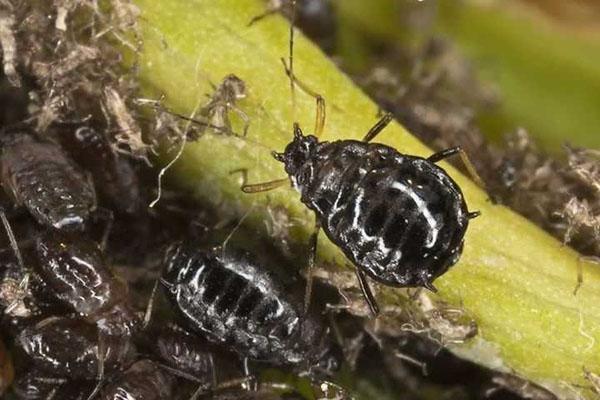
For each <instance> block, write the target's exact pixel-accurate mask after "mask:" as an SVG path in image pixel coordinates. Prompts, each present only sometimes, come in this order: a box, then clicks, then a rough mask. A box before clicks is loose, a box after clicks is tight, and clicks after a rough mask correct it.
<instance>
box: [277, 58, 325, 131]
mask: <svg viewBox="0 0 600 400" xmlns="http://www.w3.org/2000/svg"><path fill="white" fill-rule="evenodd" d="M281 62H282V64H283V68H284V69H285V73H286V75H287V76H288V78H290V81H291V82H293V83H295V84H297V85H298V87H299V88H300V89H301V90H302V91H303V92H304V93H306V94H308V95H309V96H312V97H314V98H315V100H316V102H317V115H316V118H315V131H314V136H316V137H320V136H321V133H322V132H323V129H324V128H325V120H326V114H327V113H326V105H325V99H324V98H323V96H321V95H320V94H319V93H317V92H315V91H314V90H312V89H311V88H310V87H309V86H308V85H307V84H305V83H304V82H302V81H301V80H299V79H298V78H296V76H295V75H294V74H293V72H292V71H291V69H290V68H288V66H287V64H286V62H285V60H284V59H283V58H282V59H281Z"/></svg>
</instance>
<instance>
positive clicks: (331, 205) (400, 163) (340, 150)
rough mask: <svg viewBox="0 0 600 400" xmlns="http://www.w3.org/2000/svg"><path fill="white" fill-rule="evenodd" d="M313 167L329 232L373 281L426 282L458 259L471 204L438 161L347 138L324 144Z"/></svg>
mask: <svg viewBox="0 0 600 400" xmlns="http://www.w3.org/2000/svg"><path fill="white" fill-rule="evenodd" d="M305 168H313V170H314V171H319V172H318V173H317V174H316V176H315V178H314V179H313V180H312V182H311V184H310V185H306V186H305V187H304V188H303V191H302V196H303V199H309V200H310V201H308V202H306V203H307V205H308V206H309V207H310V208H311V209H313V210H314V211H315V212H317V215H318V216H319V217H320V218H321V221H322V225H323V230H324V231H325V233H326V234H327V236H328V237H329V238H330V239H331V240H332V241H333V242H334V243H336V244H337V245H338V246H339V247H340V248H341V249H342V250H343V251H344V253H345V254H346V256H347V257H348V258H349V259H350V260H351V261H352V262H354V263H355V265H357V266H358V267H359V268H363V269H364V270H365V272H367V273H368V274H369V276H371V277H372V278H373V279H375V280H377V281H379V282H381V283H384V284H387V285H392V286H421V285H424V284H427V283H429V282H431V281H432V280H433V279H434V278H435V277H437V276H439V275H441V274H442V273H443V272H445V271H446V270H447V269H448V267H449V266H451V265H452V264H454V262H455V261H456V259H457V257H458V254H459V253H460V250H461V249H462V241H463V236H464V233H465V230H466V227H467V209H466V205H465V203H464V200H463V197H462V193H461V191H460V189H459V188H458V186H457V185H456V183H455V182H454V181H452V179H451V178H450V177H449V176H448V175H447V174H446V173H445V172H444V171H443V170H442V169H441V168H439V167H437V166H436V165H435V164H433V163H431V162H429V161H427V160H425V159H423V158H420V157H413V156H405V155H401V154H399V153H397V152H396V151H395V150H393V149H391V148H389V147H387V146H383V145H378V144H366V143H361V142H355V141H344V142H333V143H324V144H323V145H321V147H319V152H318V155H317V156H316V157H315V158H314V159H312V160H311V161H309V162H308V163H307V166H306V167H305ZM303 169H304V168H303ZM299 173H302V172H299Z"/></svg>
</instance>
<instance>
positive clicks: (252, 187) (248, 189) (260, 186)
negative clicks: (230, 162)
mask: <svg viewBox="0 0 600 400" xmlns="http://www.w3.org/2000/svg"><path fill="white" fill-rule="evenodd" d="M235 173H240V174H242V185H241V186H240V189H242V192H244V193H260V192H267V191H269V190H273V189H277V188H278V187H280V186H282V185H284V184H285V183H286V182H289V178H282V179H275V180H273V181H268V182H261V183H253V184H248V183H247V182H248V170H247V169H246V168H240V169H235V170H233V171H231V172H230V174H235Z"/></svg>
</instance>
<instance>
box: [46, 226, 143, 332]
mask: <svg viewBox="0 0 600 400" xmlns="http://www.w3.org/2000/svg"><path fill="white" fill-rule="evenodd" d="M36 252H37V256H38V259H39V265H38V270H39V272H40V275H41V276H42V278H43V279H44V281H45V282H46V283H47V285H48V286H49V288H50V289H51V291H52V293H53V294H54V296H55V297H56V298H57V299H58V300H60V301H62V302H63V303H64V304H66V305H67V306H69V307H70V308H71V309H72V310H73V311H75V312H77V313H78V314H79V315H80V316H82V317H84V318H85V319H86V320H87V321H89V322H91V323H96V324H97V326H98V328H99V329H100V330H102V331H103V332H104V333H107V334H109V335H117V336H121V335H129V334H131V333H132V332H133V330H135V329H136V327H137V324H138V318H137V316H136V315H135V313H134V311H133V309H132V308H131V306H130V305H129V302H128V296H127V294H128V288H127V285H126V283H125V282H123V281H121V280H119V279H118V278H117V277H116V276H115V275H114V274H113V273H112V271H111V270H110V268H109V267H108V265H107V263H106V261H105V259H104V257H103V255H102V252H101V251H100V249H99V248H98V246H97V245H96V243H94V242H91V241H90V240H86V239H82V238H80V237H76V236H74V235H73V234H65V233H60V232H51V233H47V234H44V235H42V236H40V237H39V238H38V239H37V240H36Z"/></svg>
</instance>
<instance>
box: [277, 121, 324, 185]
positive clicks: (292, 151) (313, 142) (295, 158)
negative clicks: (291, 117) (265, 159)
mask: <svg viewBox="0 0 600 400" xmlns="http://www.w3.org/2000/svg"><path fill="white" fill-rule="evenodd" d="M318 143H319V142H318V141H317V138H316V137H314V136H312V135H307V136H304V134H303V133H302V130H301V129H300V126H299V125H298V124H297V123H294V140H292V141H291V142H290V143H289V144H288V145H287V146H286V148H285V151H284V152H283V153H273V157H275V159H276V160H277V161H281V162H282V163H284V164H285V172H287V173H288V174H289V175H291V176H294V175H296V173H297V172H298V171H299V170H300V169H301V168H302V167H303V166H304V164H305V163H306V162H307V161H308V160H310V159H311V158H312V157H313V155H312V152H313V150H314V149H315V148H316V147H317V144H318Z"/></svg>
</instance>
